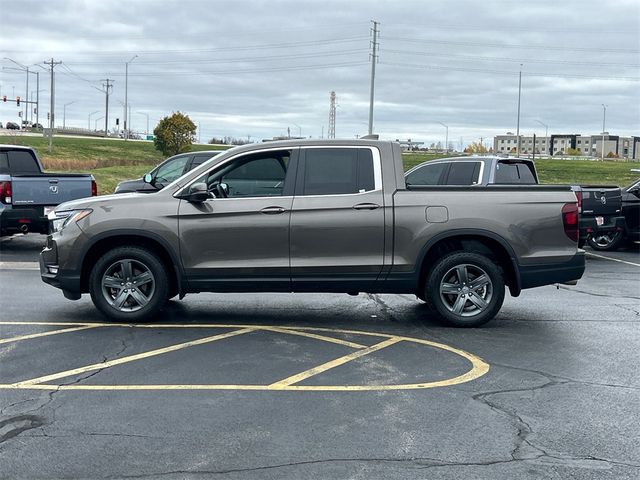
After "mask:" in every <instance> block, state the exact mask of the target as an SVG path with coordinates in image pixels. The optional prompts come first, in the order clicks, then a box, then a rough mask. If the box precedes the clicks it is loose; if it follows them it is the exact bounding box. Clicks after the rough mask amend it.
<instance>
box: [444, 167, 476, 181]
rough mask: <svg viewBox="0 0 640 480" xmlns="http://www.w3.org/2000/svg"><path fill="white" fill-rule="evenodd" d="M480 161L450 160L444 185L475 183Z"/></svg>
mask: <svg viewBox="0 0 640 480" xmlns="http://www.w3.org/2000/svg"><path fill="white" fill-rule="evenodd" d="M479 174H480V162H452V163H451V168H450V169H449V174H448V175H447V181H446V185H476V184H477V183H478V175H479Z"/></svg>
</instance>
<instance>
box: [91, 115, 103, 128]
mask: <svg viewBox="0 0 640 480" xmlns="http://www.w3.org/2000/svg"><path fill="white" fill-rule="evenodd" d="M103 118H104V115H103V116H102V117H99V118H96V119H95V121H94V123H93V129H94V130H98V122H99V121H100V120H102V119H103Z"/></svg>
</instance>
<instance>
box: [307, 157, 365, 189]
mask: <svg viewBox="0 0 640 480" xmlns="http://www.w3.org/2000/svg"><path fill="white" fill-rule="evenodd" d="M373 162H374V160H373V155H372V153H371V149H368V148H309V149H305V156H304V162H303V172H304V174H303V179H302V192H301V194H302V195H344V194H354V193H364V192H368V191H372V190H375V166H374V163H373Z"/></svg>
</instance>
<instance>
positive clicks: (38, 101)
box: [31, 72, 40, 125]
mask: <svg viewBox="0 0 640 480" xmlns="http://www.w3.org/2000/svg"><path fill="white" fill-rule="evenodd" d="M39 115H40V72H36V125H40V122H39V121H38V116H39ZM31 118H33V115H31Z"/></svg>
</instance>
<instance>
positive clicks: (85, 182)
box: [11, 175, 91, 206]
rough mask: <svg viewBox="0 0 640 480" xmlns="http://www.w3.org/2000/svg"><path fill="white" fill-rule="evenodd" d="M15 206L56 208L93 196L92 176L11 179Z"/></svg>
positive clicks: (16, 177)
mask: <svg viewBox="0 0 640 480" xmlns="http://www.w3.org/2000/svg"><path fill="white" fill-rule="evenodd" d="M11 184H12V185H11V188H12V191H13V201H12V203H13V204H14V205H16V206H17V205H33V206H35V205H41V206H55V205H59V204H61V203H64V202H68V201H69V200H76V199H78V198H84V197H90V196H91V176H90V175H87V176H78V177H65V176H60V177H57V176H55V175H48V176H38V177H36V176H33V177H30V176H14V177H12V178H11Z"/></svg>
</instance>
